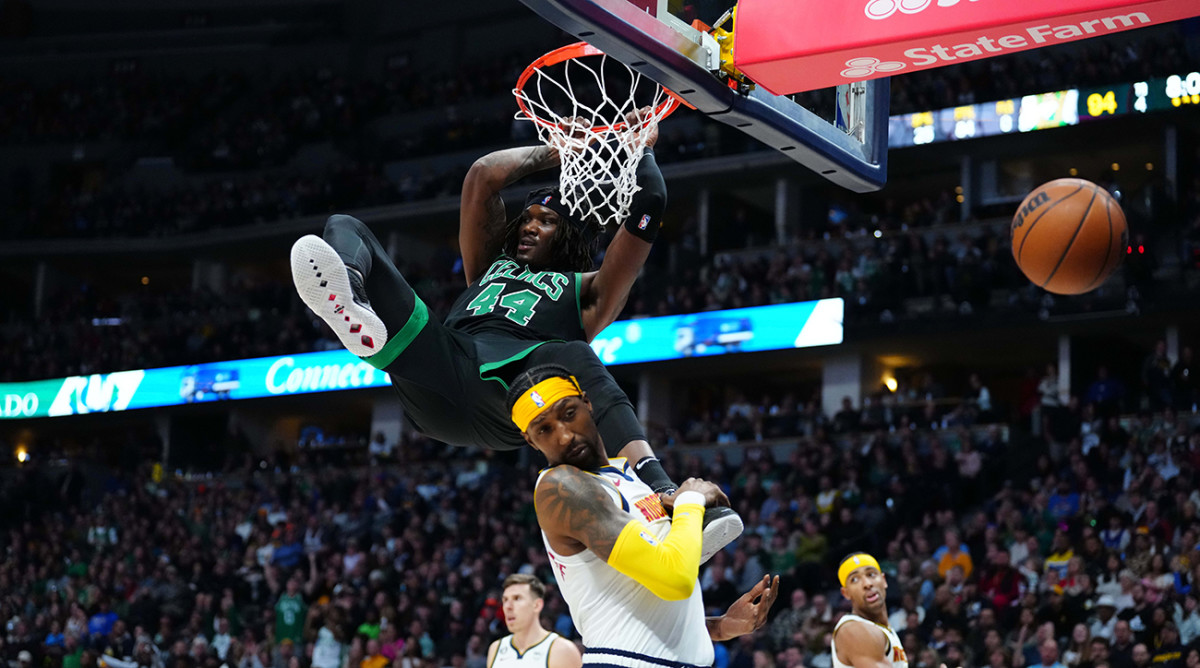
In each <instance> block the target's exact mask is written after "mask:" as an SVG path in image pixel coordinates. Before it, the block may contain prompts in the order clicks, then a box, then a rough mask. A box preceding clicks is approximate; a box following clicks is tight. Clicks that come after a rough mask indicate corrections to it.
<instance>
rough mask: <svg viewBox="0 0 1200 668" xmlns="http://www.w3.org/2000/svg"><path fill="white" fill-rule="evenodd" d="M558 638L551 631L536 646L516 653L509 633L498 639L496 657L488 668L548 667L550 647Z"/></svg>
mask: <svg viewBox="0 0 1200 668" xmlns="http://www.w3.org/2000/svg"><path fill="white" fill-rule="evenodd" d="M558 637H559V635H558V634H557V633H555V632H553V631H551V632H550V633H547V634H546V637H545V638H542V640H541V642H539V643H538V644H536V645H533V646H532V647H529V648H528V649H526V650H525V651H524V652H518V651H517V648H516V646H515V645H513V636H512V634H511V633H510V634H508V635H506V636H504V637H503V638H501V639H500V644H499V645H497V646H496V656H494V657H492V663H491V665H489V666H488V668H546V666H548V665H550V645H553V644H554V639H555V638H558ZM563 642H567V641H565V640H564V641H563Z"/></svg>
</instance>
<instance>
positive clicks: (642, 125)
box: [625, 106, 658, 147]
mask: <svg viewBox="0 0 1200 668" xmlns="http://www.w3.org/2000/svg"><path fill="white" fill-rule="evenodd" d="M625 126H626V128H627V131H628V132H629V133H630V134H631V135H633V136H634V137H637V136H640V138H641V139H643V140H644V141H645V142H646V146H651V147H652V146H654V144H656V143H657V142H658V121H657V120H656V119H655V118H654V108H653V107H649V106H647V107H642V108H641V109H638V110H636V111H631V112H629V113H628V114H625ZM630 139H633V137H631V138H630Z"/></svg>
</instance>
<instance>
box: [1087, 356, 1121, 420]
mask: <svg viewBox="0 0 1200 668" xmlns="http://www.w3.org/2000/svg"><path fill="white" fill-rule="evenodd" d="M1124 400H1125V386H1124V384H1122V383H1121V381H1120V380H1119V379H1116V378H1111V377H1109V375H1108V367H1107V366H1103V365H1101V366H1099V367H1097V368H1096V380H1093V381H1092V384H1091V385H1089V386H1088V389H1087V392H1086V393H1085V394H1084V401H1086V402H1087V403H1090V404H1093V405H1095V407H1096V414H1097V416H1099V417H1101V418H1104V419H1108V418H1110V417H1113V416H1115V415H1116V414H1117V413H1118V412H1119V411H1120V410H1121V406H1122V403H1123V402H1124Z"/></svg>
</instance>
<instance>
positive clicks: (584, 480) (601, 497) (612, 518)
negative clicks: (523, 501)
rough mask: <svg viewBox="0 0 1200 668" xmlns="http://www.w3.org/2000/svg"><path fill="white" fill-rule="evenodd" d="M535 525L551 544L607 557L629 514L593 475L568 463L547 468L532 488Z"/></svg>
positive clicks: (603, 557) (627, 520)
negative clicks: (534, 488)
mask: <svg viewBox="0 0 1200 668" xmlns="http://www.w3.org/2000/svg"><path fill="white" fill-rule="evenodd" d="M533 499H534V506H535V508H536V509H537V518H538V524H539V525H540V526H541V527H542V530H543V531H545V532H546V535H547V537H549V538H550V541H551V546H552V547H555V548H556V550H557V549H558V548H559V547H575V548H576V551H578V550H581V549H583V548H586V549H589V550H591V551H592V552H594V553H595V554H596V556H598V557H600V558H601V559H604V560H606V561H607V560H608V557H609V555H611V554H612V550H613V546H614V545H615V544H616V542H617V537H618V536H620V535H621V530H622V529H624V528H625V525H626V524H628V523H629V515H627V514H625V513H622V512H621V511H620V510H619V509H618V508H617V506H616V505H615V504H614V503H613V498H612V496H610V495H609V493H608V492H607V491H605V489H604V486H603V485H602V483H601V482H600V481H599V480H597V479H596V477H595V476H592V475H589V474H587V473H584V472H583V471H580V470H579V469H577V468H575V467H574V466H571V465H569V464H563V465H560V466H556V467H554V468H553V469H550V471H549V472H548V473H546V475H544V476H542V480H541V482H539V483H538V486H537V489H536V490H535V491H534V496H533Z"/></svg>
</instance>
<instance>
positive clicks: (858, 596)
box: [676, 501, 946, 668]
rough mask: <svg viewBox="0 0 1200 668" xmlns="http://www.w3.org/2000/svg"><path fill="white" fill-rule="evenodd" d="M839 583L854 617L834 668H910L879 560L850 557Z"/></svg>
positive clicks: (843, 629) (837, 634)
mask: <svg viewBox="0 0 1200 668" xmlns="http://www.w3.org/2000/svg"><path fill="white" fill-rule="evenodd" d="M676 503H678V501H676ZM838 581H839V582H841V583H842V596H845V597H846V599H847V600H849V601H850V614H848V615H843V616H842V618H841V619H839V620H838V623H837V626H835V627H834V628H833V639H832V640H831V641H830V642H831V647H830V654H832V655H833V668H908V655H907V654H905V653H904V647H903V646H902V645H901V644H900V636H898V635H896V632H895V631H894V630H892V627H891V626H890V625H889V624H888V614H887V603H886V602H885V599H886V598H887V576H886V575H884V574H883V571H881V570H879V562H878V561H876V560H875V557H872V556H871V555H869V554H867V553H865V552H856V553H854V554H851V555H850V556H848V557H846V558H845V559H843V560H842V563H841V564H839V565H838ZM941 668H946V664H942V665H941Z"/></svg>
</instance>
